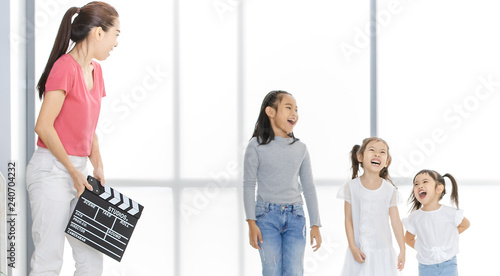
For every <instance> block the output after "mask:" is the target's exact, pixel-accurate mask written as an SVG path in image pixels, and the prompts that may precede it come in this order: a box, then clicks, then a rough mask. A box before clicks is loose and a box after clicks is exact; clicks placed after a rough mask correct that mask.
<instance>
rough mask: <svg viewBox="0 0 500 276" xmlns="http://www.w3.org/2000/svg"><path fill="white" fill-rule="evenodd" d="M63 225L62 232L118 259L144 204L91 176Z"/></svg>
mask: <svg viewBox="0 0 500 276" xmlns="http://www.w3.org/2000/svg"><path fill="white" fill-rule="evenodd" d="M87 181H88V182H89V184H90V185H91V186H92V188H93V190H92V191H89V190H87V189H85V191H84V192H83V193H82V195H81V196H80V198H79V199H78V202H77V203H76V207H75V210H74V211H73V214H72V215H71V218H70V220H69V222H68V225H67V227H66V231H65V232H66V233H67V234H68V235H70V236H72V237H74V238H76V239H77V240H80V241H82V242H83V243H85V244H87V245H89V246H91V247H93V248H95V249H96V250H98V251H100V252H102V253H104V254H106V255H108V256H109V257H111V258H113V259H115V260H117V261H121V259H122V257H123V254H124V253H125V249H126V248H127V245H128V242H129V241H130V237H131V236H132V233H133V232H134V229H135V226H136V224H137V221H138V220H139V218H140V217H141V214H142V210H143V209H144V207H143V206H142V205H141V204H139V203H137V202H136V201H134V200H132V199H131V198H129V197H127V196H125V195H124V194H122V193H120V192H118V191H117V190H116V189H113V188H111V187H109V186H101V183H100V182H99V180H97V179H95V178H94V177H92V176H90V175H89V176H88V177H87Z"/></svg>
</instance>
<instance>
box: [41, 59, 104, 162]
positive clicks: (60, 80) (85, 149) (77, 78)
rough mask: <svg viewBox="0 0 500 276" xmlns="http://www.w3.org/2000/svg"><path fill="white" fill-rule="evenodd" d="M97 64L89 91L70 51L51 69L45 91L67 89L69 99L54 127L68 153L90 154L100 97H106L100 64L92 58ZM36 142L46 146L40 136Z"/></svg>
mask: <svg viewBox="0 0 500 276" xmlns="http://www.w3.org/2000/svg"><path fill="white" fill-rule="evenodd" d="M92 66H93V67H94V86H93V87H92V90H90V91H88V89H87V85H86V84H85V79H84V77H83V71H82V68H81V67H80V65H79V64H78V63H77V62H76V60H75V59H74V58H73V57H72V56H71V55H69V54H65V55H62V56H61V57H60V58H59V59H58V60H57V61H56V62H55V63H54V66H53V67H52V70H50V74H49V77H48V79H47V83H46V84H45V91H46V92H45V93H50V92H51V91H54V90H64V91H66V98H65V99H64V103H63V106H62V108H61V111H60V112H59V115H58V116H57V118H56V119H55V121H54V128H55V130H56V132H57V134H58V135H59V139H60V140H61V142H62V144H63V146H64V149H65V150H66V152H67V153H68V154H69V155H73V156H89V155H90V151H91V149H92V140H93V139H94V133H95V130H96V127H97V120H98V119H99V113H100V111H101V99H102V97H104V96H106V91H105V89H104V80H103V78H102V70H101V65H99V63H97V62H96V61H92ZM37 145H38V146H40V147H44V148H46V146H45V144H44V143H43V141H42V140H41V139H40V138H38V142H37Z"/></svg>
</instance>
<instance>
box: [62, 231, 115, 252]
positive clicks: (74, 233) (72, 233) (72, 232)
mask: <svg viewBox="0 0 500 276" xmlns="http://www.w3.org/2000/svg"><path fill="white" fill-rule="evenodd" d="M69 231H70V232H71V235H75V236H78V238H79V239H81V238H84V239H85V240H86V241H89V242H91V243H93V244H95V245H97V246H99V247H100V248H102V249H104V250H106V251H108V252H109V253H111V254H113V255H115V256H117V257H120V255H118V254H116V253H114V252H113V251H110V250H109V249H107V248H106V247H104V246H102V245H100V244H98V243H96V242H94V241H93V240H90V239H87V238H85V237H84V236H82V235H81V234H80V233H78V232H76V231H74V230H73V229H69ZM89 233H91V232H89ZM92 234H94V233H92ZM118 249H120V248H118ZM120 250H121V249H120ZM121 251H123V250H121Z"/></svg>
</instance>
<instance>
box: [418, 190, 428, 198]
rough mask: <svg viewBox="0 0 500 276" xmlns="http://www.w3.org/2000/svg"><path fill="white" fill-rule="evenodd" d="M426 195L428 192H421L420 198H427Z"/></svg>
mask: <svg viewBox="0 0 500 276" xmlns="http://www.w3.org/2000/svg"><path fill="white" fill-rule="evenodd" d="M426 195H427V192H426V191H420V192H419V193H418V196H419V197H420V199H423V198H425V196H426Z"/></svg>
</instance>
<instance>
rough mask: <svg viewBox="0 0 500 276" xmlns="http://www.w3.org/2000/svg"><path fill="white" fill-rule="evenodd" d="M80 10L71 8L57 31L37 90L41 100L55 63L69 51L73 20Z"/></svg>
mask: <svg viewBox="0 0 500 276" xmlns="http://www.w3.org/2000/svg"><path fill="white" fill-rule="evenodd" d="M79 10H80V8H77V7H72V8H69V9H68V11H66V13H65V14H64V17H63V19H62V21H61V25H60V26H59V31H57V36H56V40H55V41H54V46H52V52H50V56H49V60H48V61H47V65H46V66H45V69H44V70H43V73H42V76H41V77H40V80H39V81H38V85H37V89H38V97H39V98H40V99H42V98H43V94H44V93H45V83H47V78H48V77H49V73H50V70H52V66H54V63H55V62H56V60H57V59H58V58H60V57H61V56H62V55H64V54H66V52H67V51H68V48H69V42H70V39H71V20H72V18H73V16H74V15H75V14H76V13H78V11H79Z"/></svg>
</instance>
